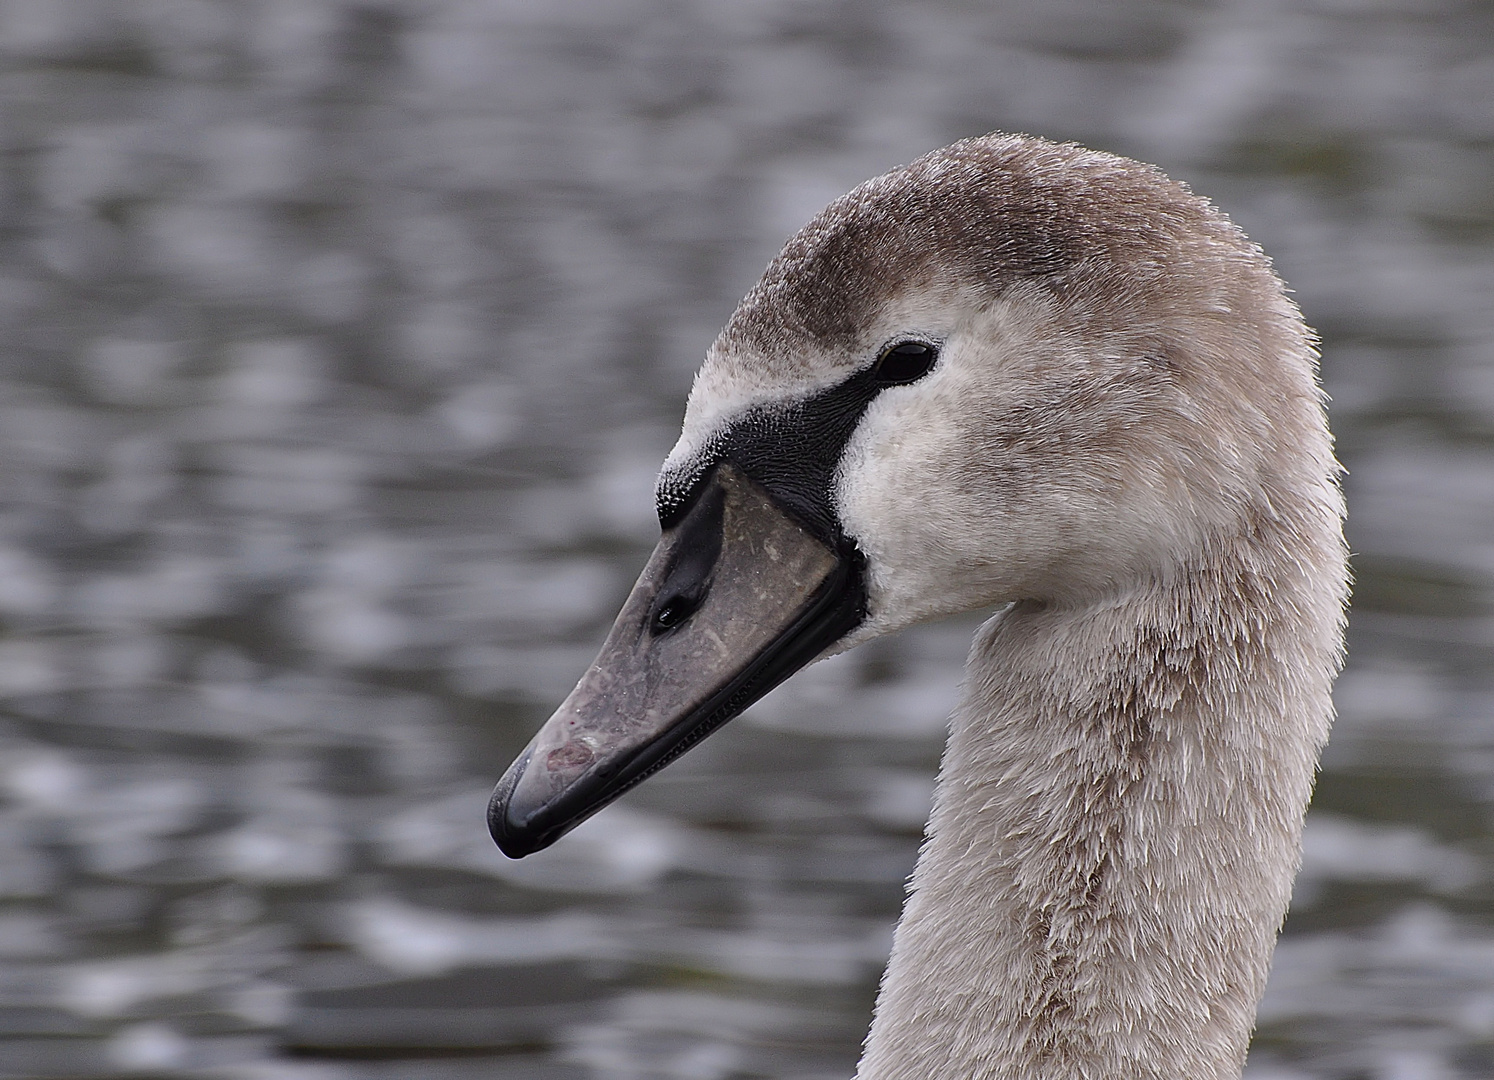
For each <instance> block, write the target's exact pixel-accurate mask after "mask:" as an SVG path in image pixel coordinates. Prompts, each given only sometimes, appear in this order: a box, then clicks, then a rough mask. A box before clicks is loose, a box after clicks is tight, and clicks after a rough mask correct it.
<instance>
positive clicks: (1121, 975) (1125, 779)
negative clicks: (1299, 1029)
mask: <svg viewBox="0 0 1494 1080" xmlns="http://www.w3.org/2000/svg"><path fill="white" fill-rule="evenodd" d="M1333 524H1336V522H1335V523H1333ZM1332 527H1333V526H1332V524H1330V523H1329V522H1328V520H1327V515H1326V514H1325V515H1324V519H1323V528H1321V529H1319V530H1317V532H1318V534H1319V535H1318V536H1317V537H1316V538H1314V540H1313V542H1311V543H1307V544H1304V543H1302V542H1300V539H1301V538H1300V532H1301V530H1300V529H1299V530H1297V532H1298V534H1299V535H1298V536H1297V542H1293V543H1286V542H1282V543H1270V542H1268V543H1264V544H1263V543H1260V542H1259V537H1257V538H1255V540H1253V541H1252V542H1250V543H1239V544H1234V545H1223V546H1221V547H1220V548H1219V549H1218V550H1214V551H1211V552H1209V553H1208V554H1207V557H1201V558H1200V559H1199V561H1198V564H1197V565H1196V566H1194V567H1192V568H1189V569H1188V570H1187V572H1185V573H1182V574H1180V575H1179V576H1178V578H1177V579H1176V580H1173V581H1171V582H1167V583H1157V584H1153V585H1150V586H1149V587H1147V588H1146V589H1143V590H1139V591H1137V592H1136V593H1135V594H1134V595H1130V596H1128V597H1124V598H1121V599H1116V600H1108V601H1106V602H1104V603H1101V604H1097V605H1093V606H1090V607H1087V608H1083V609H1077V608H1067V609H1059V608H1052V607H1049V608H1044V607H1041V606H1038V605H1017V606H1016V607H1014V608H1012V609H1011V610H1009V611H1007V612H1005V613H1004V614H1002V615H999V616H997V617H996V618H995V619H993V620H991V621H990V622H989V623H987V624H986V626H985V627H983V628H982V630H981V632H980V634H979V635H978V636H977V638H976V641H975V644H974V648H973V650H972V654H971V660H970V665H969V670H968V673H967V680H966V685H965V687H964V690H963V696H962V701H961V703H960V705H959V706H958V708H957V711H956V713H955V715H954V717H953V720H952V727H951V735H950V739H949V742H948V745H947V747H946V751H945V755H944V760H943V764H942V767H941V774H940V782H939V787H938V791H937V795H936V799H935V808H934V813H933V816H932V818H931V820H930V823H929V831H928V835H927V839H926V842H925V845H924V849H923V851H922V853H921V855H920V858H919V863H918V867H917V869H916V871H915V873H914V877H913V882H912V886H911V896H910V899H909V902H908V905H907V908H906V911H905V913H904V917H903V920H902V922H901V924H900V925H899V927H898V931H897V934H896V937H895V941H894V946H893V954H892V959H891V962H890V964H889V967H888V970H887V973H886V975H885V977H884V980H883V985H882V992H881V995H880V997H879V1000H878V1006H877V1014H876V1018H875V1021H874V1023H873V1025H872V1030H871V1033H870V1035H869V1036H868V1041H867V1047H866V1052H865V1055H864V1057H863V1060H862V1064H861V1068H860V1070H859V1072H858V1078H859V1080H972V1078H975V1077H981V1078H992V1080H997V1078H1000V1080H1018V1078H1020V1080H1050V1078H1051V1080H1059V1078H1062V1080H1077V1078H1096V1080H1099V1078H1105V1080H1118V1078H1126V1080H1137V1078H1157V1080H1163V1078H1167V1080H1176V1078H1178V1077H1189V1078H1190V1080H1227V1078H1236V1077H1238V1076H1239V1074H1240V1071H1241V1068H1242V1066H1243V1062H1244V1057H1245V1052H1246V1047H1247V1044H1248V1041H1249V1036H1250V1031H1251V1028H1252V1026H1253V1023H1254V1017H1255V1008H1256V1004H1257V1002H1258V1000H1259V998H1260V995H1261V992H1262V990H1263V989H1264V986H1265V979H1266V974H1267V970H1268V968H1269V965H1270V957H1271V952H1272V949H1273V947H1274V942H1275V937H1276V933H1277V930H1278V929H1279V926H1280V923H1281V920H1282V918H1283V917H1284V914H1285V911H1286V908H1287V903H1288V900H1289V898H1290V895H1291V882H1292V878H1293V876H1294V874H1295V871H1296V868H1297V864H1298V861H1299V852H1300V836H1301V826H1302V817H1303V813H1304V811H1305V807H1306V804H1307V800H1308V797H1309V794H1310V792H1311V786H1312V778H1313V774H1314V769H1315V766H1316V761H1317V757H1318V752H1319V750H1320V748H1321V746H1322V744H1323V742H1324V741H1325V740H1326V737H1327V730H1328V723H1329V719H1330V715H1331V706H1330V702H1329V696H1328V695H1329V686H1330V684H1331V679H1332V675H1333V673H1334V672H1335V671H1336V669H1337V666H1338V650H1339V645H1338V641H1339V634H1340V610H1341V599H1342V587H1341V584H1338V583H1341V580H1342V562H1341V560H1342V555H1341V549H1340V547H1339V541H1337V539H1336V536H1335V535H1334V533H1333V531H1332ZM1294 549H1295V550H1294ZM1273 551H1275V552H1277V553H1279V554H1277V555H1272V554H1271V553H1272V552H1273ZM1335 560H1337V564H1335Z"/></svg>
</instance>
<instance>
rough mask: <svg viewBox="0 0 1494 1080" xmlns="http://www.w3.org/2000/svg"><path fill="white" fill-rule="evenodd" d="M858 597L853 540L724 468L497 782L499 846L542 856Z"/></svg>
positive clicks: (730, 711)
mask: <svg viewBox="0 0 1494 1080" xmlns="http://www.w3.org/2000/svg"><path fill="white" fill-rule="evenodd" d="M865 596H866V594H865V586H864V583H863V581H862V573H861V560H860V557H859V555H858V554H857V553H856V551H855V549H854V548H853V547H852V546H851V545H850V544H849V543H847V542H841V543H840V544H838V545H837V544H835V543H834V542H833V541H830V542H827V540H826V538H824V537H822V536H819V535H816V534H815V533H814V532H812V531H811V530H809V529H807V528H806V527H804V526H803V525H801V524H799V522H798V521H797V520H796V519H795V518H794V517H791V516H790V515H789V514H788V513H786V512H785V511H784V510H783V509H781V508H780V507H779V506H778V505H777V504H776V503H775V502H774V500H773V499H772V497H771V496H770V495H769V494H768V492H767V491H765V490H764V489H763V488H762V487H761V486H759V485H758V484H757V483H755V482H754V481H753V480H751V479H750V478H748V477H747V476H746V475H745V474H744V473H743V472H741V471H740V470H739V469H737V468H736V467H735V466H734V465H733V464H732V463H731V462H729V461H726V462H722V463H721V464H719V465H718V466H716V468H715V469H714V471H713V472H712V474H711V475H710V477H709V478H708V479H707V480H706V481H705V483H704V484H703V485H702V486H701V487H700V489H699V490H698V492H697V493H696V494H695V496H694V498H693V500H692V502H691V504H690V506H689V509H688V510H687V511H686V512H685V514H684V515H683V516H682V517H680V518H679V519H678V520H677V521H676V522H675V524H673V525H672V526H671V527H670V528H668V529H666V530H665V532H664V535H663V536H662V537H661V539H660V540H659V545H658V547H657V548H655V549H654V553H653V555H652V557H651V558H650V559H649V561H648V564H647V565H646V566H645V567H644V569H643V574H642V575H641V576H640V577H639V579H638V583H637V584H636V585H635V586H634V587H633V591H632V593H631V594H630V595H629V596H628V599H627V601H626V603H624V604H623V608H622V611H621V613H619V615H618V617H617V622H616V623H615V624H614V625H613V627H612V632H611V633H610V634H608V636H607V640H606V642H605V643H604V644H603V645H602V651H601V653H600V654H599V655H598V656H597V659H596V661H595V662H594V663H593V664H592V666H591V668H590V669H589V670H588V671H587V672H586V674H585V675H583V676H582V677H581V681H580V683H579V684H577V686H576V689H575V690H573V691H571V694H570V696H569V697H567V698H566V699H565V701H564V702H562V703H561V706H560V708H559V709H557V710H556V711H555V715H553V716H551V717H550V719H549V720H547V721H546V722H545V725H544V727H542V728H541V729H540V731H539V733H538V734H537V735H535V737H534V738H533V740H531V741H530V743H529V746H528V747H526V748H525V750H524V752H523V753H522V754H520V755H519V757H518V760H516V761H515V762H514V763H513V764H512V765H511V766H509V769H508V772H507V773H505V774H504V776H503V779H502V780H500V781H499V782H498V786H497V788H496V789H495V790H494V792H493V798H492V801H491V803H490V804H489V806H488V827H489V829H490V830H491V831H492V833H493V839H494V840H496V841H497V842H498V846H499V847H500V848H501V849H503V853H504V854H505V855H508V856H509V857H510V858H514V859H518V858H522V857H523V856H525V855H528V854H530V853H531V852H535V851H539V850H540V849H541V848H545V847H548V846H549V845H550V844H552V843H554V842H555V841H556V840H557V839H559V838H560V837H561V836H563V835H564V834H565V833H567V832H569V831H570V830H571V829H573V828H575V827H576V826H577V825H579V824H580V823H581V822H582V821H584V820H586V818H588V817H590V816H591V815H592V814H594V813H596V812H597V811H598V810H600V809H602V807H604V806H606V805H607V804H608V803H610V802H611V801H612V800H613V799H615V798H617V797H618V796H619V795H621V794H622V793H623V792H625V791H627V790H628V789H629V788H631V787H632V786H633V785H635V784H637V783H639V782H640V781H642V780H644V779H645V778H646V777H648V776H650V775H652V774H653V773H655V772H657V771H658V770H659V769H662V768H663V767H664V766H665V765H667V764H669V763H670V762H671V761H673V760H674V759H675V758H677V757H679V756H680V755H681V754H683V753H684V752H685V751H686V750H688V749H689V748H690V747H692V746H694V745H695V744H696V743H697V742H699V741H700V740H701V739H703V738H705V737H706V736H707V735H709V734H710V733H711V732H713V731H715V730H716V729H717V728H719V727H720V726H721V725H722V724H724V723H726V721H728V720H730V719H731V718H732V717H734V716H736V715H738V714H739V713H741V712H742V710H744V709H745V708H747V706H749V705H751V704H752V703H753V702H754V701H756V700H757V699H758V698H760V697H762V696H763V695H764V694H766V693H767V692H768V691H769V690H771V689H772V688H773V687H775V686H777V685H778V684H779V683H780V682H782V681H783V680H784V679H786V678H788V677H789V676H790V675H792V674H793V673H794V672H795V671H797V670H799V669H800V668H801V667H803V666H804V665H806V664H808V663H809V662H810V661H811V660H813V659H814V658H815V657H817V656H819V655H820V654H821V653H822V652H824V650H825V649H826V648H828V647H829V646H831V645H833V644H834V643H835V642H836V641H839V640H840V639H841V638H842V637H844V636H845V635H846V634H848V633H849V632H850V631H851V630H852V629H854V628H855V627H856V626H857V625H858V624H859V623H860V622H861V620H862V619H863V618H864V616H865V606H866V602H865Z"/></svg>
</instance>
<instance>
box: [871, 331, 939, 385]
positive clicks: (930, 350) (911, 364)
mask: <svg viewBox="0 0 1494 1080" xmlns="http://www.w3.org/2000/svg"><path fill="white" fill-rule="evenodd" d="M938 359H939V350H938V349H936V348H934V347H933V346H932V345H925V344H924V343H923V342H921V341H905V342H903V343H902V344H901V345H894V346H893V347H892V348H890V349H888V350H887V351H886V352H884V353H883V354H882V358H881V359H880V360H878V361H877V366H876V367H875V368H873V369H872V378H874V379H876V380H877V382H879V383H881V384H882V385H883V386H898V385H900V384H902V383H910V382H917V381H918V380H919V379H921V378H923V377H924V376H925V375H927V374H928V373H929V370H930V369H931V368H932V367H933V366H934V361H936V360H938Z"/></svg>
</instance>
